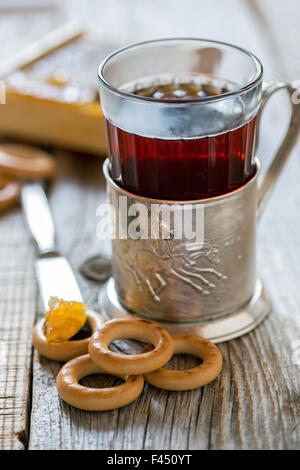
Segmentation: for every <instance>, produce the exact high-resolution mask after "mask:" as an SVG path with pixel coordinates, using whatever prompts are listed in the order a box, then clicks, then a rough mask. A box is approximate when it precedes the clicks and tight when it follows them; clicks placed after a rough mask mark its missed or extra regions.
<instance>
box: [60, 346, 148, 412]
mask: <svg viewBox="0 0 300 470" xmlns="http://www.w3.org/2000/svg"><path fill="white" fill-rule="evenodd" d="M91 374H107V372H105V371H104V370H103V369H101V368H100V367H98V366H96V364H94V363H93V362H92V361H91V359H90V356H89V355H88V354H85V355H84V356H79V357H76V358H75V359H72V361H69V362H67V363H66V364H65V365H64V366H63V367H62V368H61V370H60V371H59V374H58V376H57V379H56V386H57V390H58V393H59V395H60V396H61V398H62V399H63V400H64V401H65V402H67V403H69V405H72V406H75V407H76V408H80V409H81V410H89V411H104V410H114V409H115V408H121V407H122V406H124V405H128V404H129V403H131V402H133V401H134V400H135V399H136V398H137V397H138V396H139V395H140V394H141V393H142V391H143V386H144V377H143V376H142V375H130V376H129V377H124V376H119V375H118V377H120V378H121V379H123V380H125V383H123V384H121V385H118V386H116V387H109V388H89V387H84V386H83V385H80V384H79V383H78V382H79V380H80V379H82V378H83V377H86V376H87V375H91ZM110 375H111V374H110Z"/></svg>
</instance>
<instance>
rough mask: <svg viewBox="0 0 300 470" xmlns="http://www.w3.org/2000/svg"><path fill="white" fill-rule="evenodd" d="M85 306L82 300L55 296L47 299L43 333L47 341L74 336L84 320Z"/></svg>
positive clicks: (63, 339) (53, 341) (61, 340)
mask: <svg viewBox="0 0 300 470" xmlns="http://www.w3.org/2000/svg"><path fill="white" fill-rule="evenodd" d="M86 310H87V306H86V305H85V304H84V303H82V302H76V301H66V300H63V299H59V298H57V297H51V298H50V300H49V311H48V312H46V313H45V326H44V333H45V336H46V339H47V341H48V342H49V343H61V342H63V341H68V340H69V339H70V338H72V337H73V336H75V335H76V334H77V333H78V332H79V331H80V329H81V328H82V327H83V326H84V324H85V322H86Z"/></svg>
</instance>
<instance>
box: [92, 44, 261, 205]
mask: <svg viewBox="0 0 300 470" xmlns="http://www.w3.org/2000/svg"><path fill="white" fill-rule="evenodd" d="M262 75H263V68H262V65H261V63H260V61H259V60H258V59H257V58H256V57H255V56H254V55H253V54H251V53H250V52H248V51H246V50H244V49H241V48H239V47H237V46H233V45H230V44H226V43H222V42H217V41H209V40H202V39H163V40H155V41H148V42H143V43H139V44H135V45H132V46H129V47H126V48H123V49H120V50H118V51H116V52H114V53H113V54H111V55H110V56H108V57H107V58H106V59H105V60H104V61H103V62H102V64H101V65H100V67H99V81H100V99H101V106H102V110H103V113H104V116H105V122H106V124H105V125H106V134H107V144H108V153H109V159H110V172H111V176H112V178H113V180H114V181H115V182H116V183H117V184H119V185H120V186H121V187H122V188H124V189H126V190H128V191H130V192H133V193H135V194H138V195H141V196H146V197H150V198H154V199H167V200H196V199H203V198H209V197H213V196H218V195H220V194H225V193H228V192H230V191H232V190H234V189H236V188H239V187H240V186H242V185H243V184H245V183H246V182H247V181H249V179H250V178H251V177H252V176H253V174H254V171H255V168H254V167H255V165H254V152H255V146H256V145H255V139H256V130H257V114H258V111H259V108H260V104H261V92H262ZM161 91H163V92H161ZM166 91H167V92H166Z"/></svg>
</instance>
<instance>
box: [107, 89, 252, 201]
mask: <svg viewBox="0 0 300 470" xmlns="http://www.w3.org/2000/svg"><path fill="white" fill-rule="evenodd" d="M224 92H226V89H217V88H216V87H213V86H212V85H210V84H207V85H206V86H205V85H201V86H197V87H195V86H194V85H193V86H191V85H180V86H176V85H162V86H159V87H156V88H153V87H151V88H148V89H144V90H138V91H137V92H136V94H140V95H143V96H147V97H152V98H154V99H161V98H164V99H174V98H175V99H178V100H187V99H195V98H199V97H203V96H208V95H217V94H220V93H224ZM255 128H256V118H254V119H252V120H251V121H250V122H248V123H247V124H245V125H244V126H242V127H240V128H238V129H235V130H233V131H230V132H226V133H223V134H219V135H216V136H211V137H203V138H196V139H182V140H180V139H179V140H165V139H157V138H149V137H143V136H140V135H135V134H131V133H129V132H126V131H124V130H121V129H119V128H117V127H115V126H114V125H113V124H112V123H110V122H109V121H106V130H107V137H108V143H109V156H110V161H111V163H112V165H111V171H112V177H113V179H114V180H115V181H116V182H117V183H118V184H120V185H121V186H122V187H123V188H125V189H127V190H128V191H130V192H133V193H136V194H139V195H141V196H146V197H150V198H154V199H171V200H192V199H201V198H207V197H212V196H217V195H220V194H224V193H227V192H229V191H232V190H233V189H236V188H238V187H240V186H241V185H243V184H244V183H245V182H247V181H248V180H249V179H250V178H251V176H252V174H253V152H254V146H255V130H256V129H255Z"/></svg>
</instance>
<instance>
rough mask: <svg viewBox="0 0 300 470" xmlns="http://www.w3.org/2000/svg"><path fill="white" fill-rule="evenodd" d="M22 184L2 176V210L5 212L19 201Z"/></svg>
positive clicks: (0, 178) (0, 201) (0, 198)
mask: <svg viewBox="0 0 300 470" xmlns="http://www.w3.org/2000/svg"><path fill="white" fill-rule="evenodd" d="M20 194H21V185H20V183H19V182H18V181H10V180H9V179H6V178H4V177H3V176H0V212H4V211H6V210H7V209H9V208H10V207H12V206H14V205H15V204H17V203H18V202H19V199H20Z"/></svg>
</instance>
